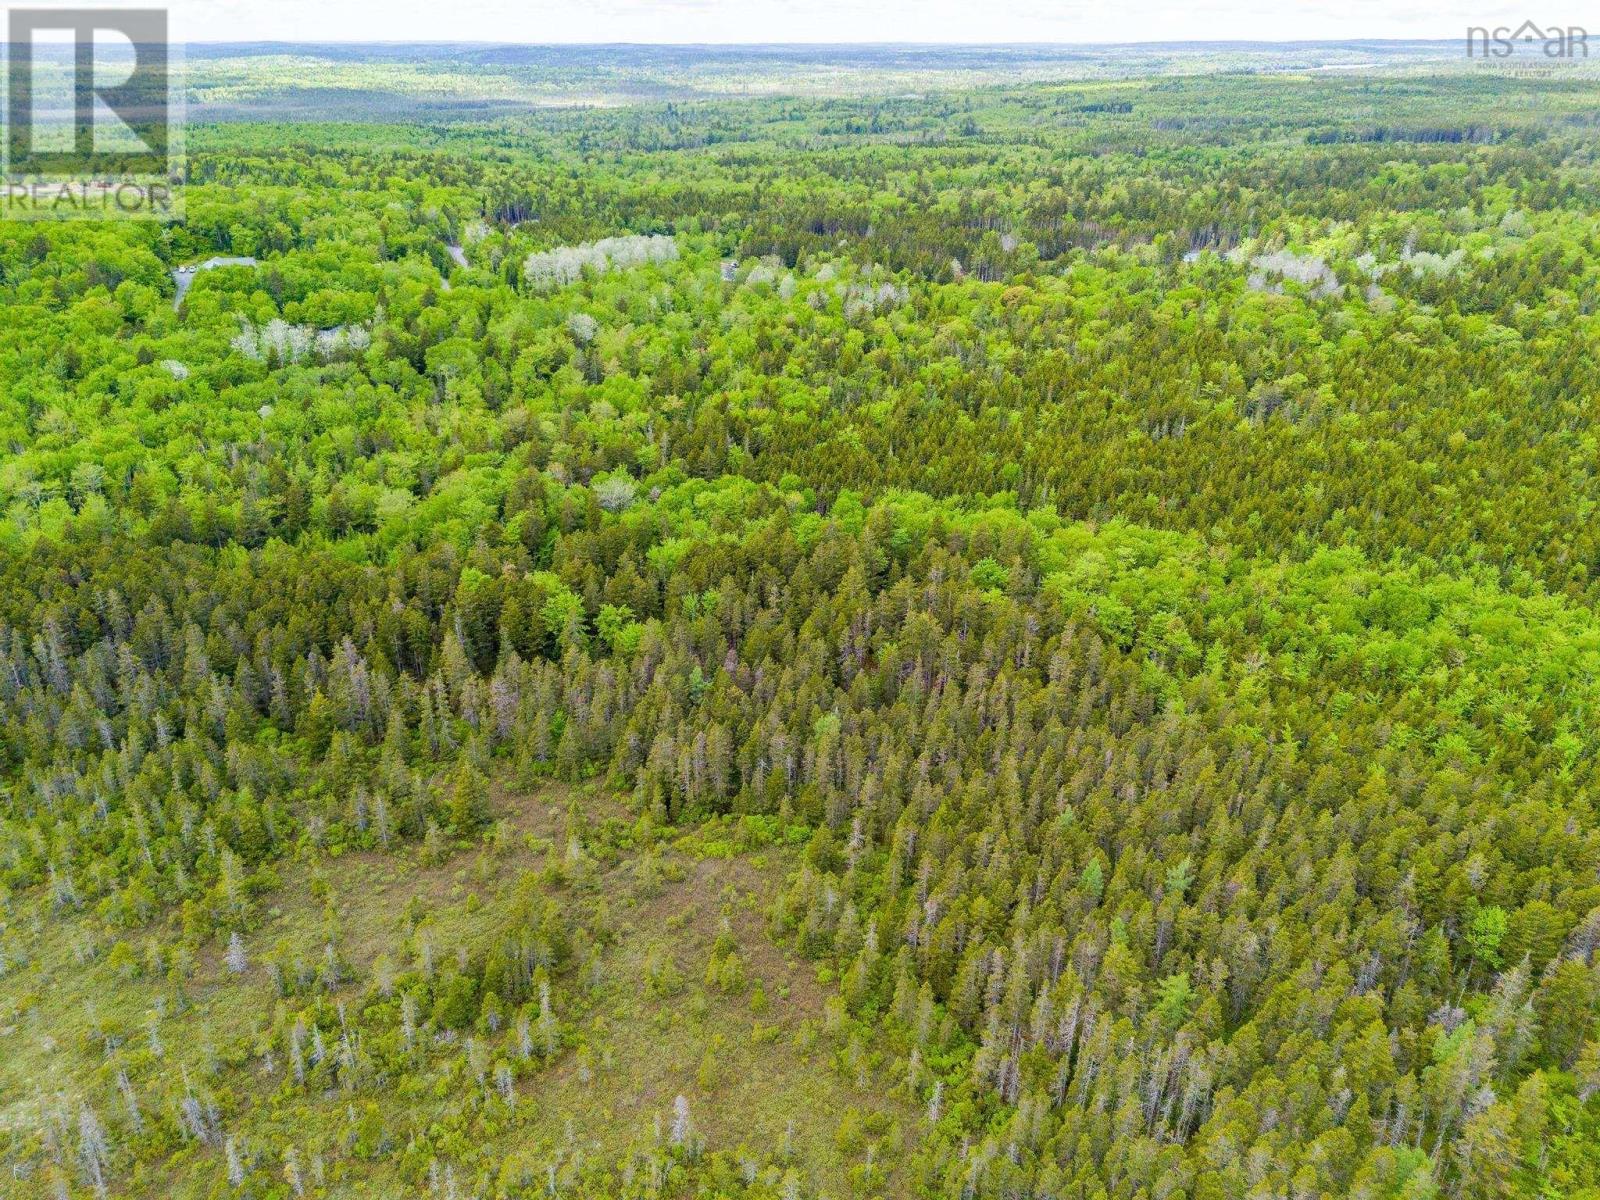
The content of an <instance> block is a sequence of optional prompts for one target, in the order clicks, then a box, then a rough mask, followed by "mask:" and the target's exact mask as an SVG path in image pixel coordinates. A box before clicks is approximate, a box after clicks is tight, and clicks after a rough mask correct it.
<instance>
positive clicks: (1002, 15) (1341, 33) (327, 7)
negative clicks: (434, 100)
mask: <svg viewBox="0 0 1600 1200" xmlns="http://www.w3.org/2000/svg"><path fill="white" fill-rule="evenodd" d="M141 2H142V0H141ZM170 12H171V15H172V19H173V20H174V22H175V26H174V32H175V34H176V35H177V37H178V40H183V41H185V42H189V43H192V44H195V45H239V44H250V43H260V42H266V43H282V44H290V45H303V44H308V43H310V44H353V45H390V46H399V45H412V44H418V43H420V44H433V45H517V46H662V47H666V46H703V47H710V46H733V47H758V46H812V47H818V46H862V47H872V46H884V47H890V46H900V47H906V46H928V47H938V46H943V47H950V46H1031V47H1040V48H1046V47H1076V48H1082V47H1117V46H1130V47H1131V46H1152V45H1153V46H1188V45H1206V44H1219V45H1229V44H1246V45H1255V46H1280V45H1281V46H1299V45H1320V44H1328V43H1333V44H1352V43H1355V44H1360V43H1382V42H1449V41H1451V40H1454V39H1460V38H1463V37H1464V36H1465V34H1466V31H1467V29H1468V28H1469V27H1473V26H1488V27H1491V28H1493V27H1496V26H1506V27H1508V28H1515V27H1517V26H1518V25H1520V24H1521V23H1522V22H1523V21H1524V20H1526V19H1527V18H1528V17H1529V16H1530V15H1531V14H1530V11H1529V9H1527V8H1526V7H1524V5H1523V4H1522V3H1512V2H1511V0H1476V2H1475V3H1473V4H1472V5H1469V6H1467V7H1466V8H1464V9H1463V8H1461V7H1457V6H1456V5H1453V4H1452V5H1446V4H1444V3H1443V2H1442V0H1352V2H1350V3H1347V4H1343V5H1335V4H1333V3H1331V0H1298V2H1294V3H1290V4H1288V5H1282V6H1277V7H1272V8H1267V7H1265V6H1262V5H1260V3H1259V0H1226V2H1225V3H1223V4H1219V5H1213V4H1208V5H1203V6H1196V5H1193V4H1180V3H1177V2H1176V0H1129V2H1128V3H1126V4H1124V5H1121V6H1119V7H1117V8H1116V9H1114V10H1112V9H1105V8H1089V7H1088V6H1084V5H1079V4H1073V3H1045V2H1044V0H990V2H989V3H988V4H985V5H982V6H978V5H972V4H969V3H967V0H867V2H865V3H862V2H860V0H851V2H847V0H813V2H812V3H810V4H808V5H806V6H804V7H803V8H802V7H800V6H798V5H796V4H795V3H794V2H793V0H581V2H580V0H539V2H538V3H535V4H532V5H529V4H524V3H521V2H520V0H462V2H461V3H458V4H456V5H453V6H452V7H451V8H450V10H449V12H448V18H447V19H446V18H445V17H444V16H442V15H441V12H440V10H439V9H438V7H437V6H435V5H431V4H423V3H421V0H394V2H393V3H391V4H389V5H388V6H386V7H385V9H384V11H383V12H382V13H381V15H378V14H374V13H373V12H372V10H371V7H370V5H369V4H367V3H365V2H364V0H280V2H279V3H278V4H275V5H272V6H270V7H262V6H255V5H248V4H245V3H243V2H242V0H178V2H177V3H175V4H172V5H171V6H170ZM1583 12H1584V10H1583V8H1581V7H1580V6H1576V5H1574V6H1573V7H1572V9H1571V11H1568V12H1563V11H1560V9H1559V8H1558V9H1557V10H1556V11H1554V12H1541V13H1540V17H1541V19H1542V20H1545V21H1549V22H1551V23H1559V24H1560V25H1562V26H1572V25H1577V24H1579V23H1581V21H1582V19H1583ZM445 26H447V28H441V27H445ZM1352 29H1359V30H1361V32H1360V33H1359V34H1357V35H1355V36H1352V35H1351V33H1350V30H1352ZM310 30H316V31H318V33H317V36H314V37H305V36H302V35H303V33H304V31H310ZM372 33H379V34H382V35H383V36H382V37H379V38H373V37H370V36H368V35H369V34H372ZM907 34H914V37H912V38H910V39H908V38H907V37H906V35H907ZM1130 34H1131V35H1133V36H1129V35H1130ZM819 35H820V36H819Z"/></svg>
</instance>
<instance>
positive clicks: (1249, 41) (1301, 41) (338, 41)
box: [185, 31, 1465, 50]
mask: <svg viewBox="0 0 1600 1200" xmlns="http://www.w3.org/2000/svg"><path fill="white" fill-rule="evenodd" d="M1464 36H1465V31H1463V34H1462V35H1461V36H1457V37H1353V38H1180V39H1161V38H1152V39H1148V40H1143V41H1073V42H1067V41H1042V40H1040V41H1028V40H1022V41H963V40H959V39H952V40H936V41H863V42H839V41H800V40H776V41H727V42H718V41H698V42H651V41H638V42H636V41H593V42H585V41H547V42H539V41H519V40H516V39H512V38H340V37H329V38H308V39H302V38H281V37H272V38H238V39H233V38H190V39H188V40H187V42H186V43H185V44H186V45H191V46H399V47H404V46H527V47H530V48H539V47H551V48H561V49H584V48H592V49H596V50H603V49H608V48H616V47H627V48H640V49H658V48H659V49H671V50H694V49H752V50H754V49H791V48H793V49H807V50H833V49H838V50H845V49H849V50H871V49H886V50H916V49H929V50H938V49H950V48H952V47H966V48H971V49H986V48H994V49H1037V50H1056V49H1060V50H1069V49H1076V48H1079V47H1085V46H1089V47H1094V48H1096V49H1117V48H1121V47H1146V46H1283V47H1286V48H1292V47H1299V46H1330V47H1333V46H1371V45H1395V46H1402V45H1419V44H1421V45H1441V46H1448V45H1455V44H1456V43H1458V42H1460V41H1461V40H1462V37H1464Z"/></svg>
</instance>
